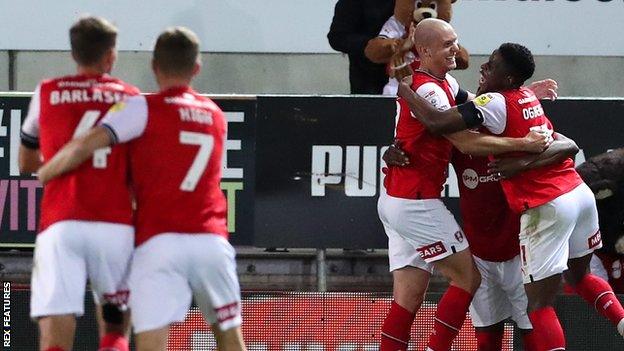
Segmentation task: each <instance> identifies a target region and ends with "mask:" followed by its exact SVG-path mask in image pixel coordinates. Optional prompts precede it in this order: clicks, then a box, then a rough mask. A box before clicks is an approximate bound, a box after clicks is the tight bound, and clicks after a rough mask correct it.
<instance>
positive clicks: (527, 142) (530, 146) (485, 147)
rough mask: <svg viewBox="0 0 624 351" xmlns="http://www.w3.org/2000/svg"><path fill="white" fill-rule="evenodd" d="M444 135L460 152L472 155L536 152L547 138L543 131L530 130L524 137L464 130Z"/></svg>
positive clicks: (545, 144)
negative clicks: (501, 135) (500, 135)
mask: <svg viewBox="0 0 624 351" xmlns="http://www.w3.org/2000/svg"><path fill="white" fill-rule="evenodd" d="M445 137H446V138H447V139H448V140H449V141H450V142H451V143H452V144H453V146H455V147H456V148H457V149H458V150H459V151H460V152H461V153H463V154H468V155H473V156H488V155H500V154H504V153H508V152H514V151H524V152H531V153H538V152H542V151H544V149H545V148H546V147H547V146H548V144H549V138H548V137H547V136H546V135H545V134H544V133H539V132H534V131H533V132H530V133H529V134H527V135H526V136H525V137H524V138H507V137H497V136H493V135H488V134H483V133H479V132H475V131H470V130H464V131H461V132H456V133H452V134H447V135H445Z"/></svg>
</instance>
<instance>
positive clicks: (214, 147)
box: [101, 87, 228, 246]
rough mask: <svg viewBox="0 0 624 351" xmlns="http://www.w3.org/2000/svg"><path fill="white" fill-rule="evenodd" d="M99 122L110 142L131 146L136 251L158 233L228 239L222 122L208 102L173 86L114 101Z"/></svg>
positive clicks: (224, 127) (215, 108)
mask: <svg viewBox="0 0 624 351" xmlns="http://www.w3.org/2000/svg"><path fill="white" fill-rule="evenodd" d="M101 124H102V125H103V126H104V127H105V128H107V129H108V131H109V132H110V133H111V137H112V139H113V140H114V142H115V143H125V142H129V143H128V146H129V155H130V168H131V179H132V187H133V190H134V195H135V198H136V202H137V209H136V213H135V227H136V244H137V246H138V245H140V244H142V243H144V242H145V241H147V240H148V239H149V238H151V237H153V236H154V235H157V234H161V233H189V234H203V233H206V234H216V235H221V236H223V237H225V238H227V236H228V232H227V226H226V210H227V204H226V201H225V197H224V195H223V192H222V191H221V188H220V182H221V156H222V153H223V144H224V140H225V135H226V130H227V124H226V122H225V118H224V116H223V112H222V111H221V109H219V107H218V106H217V105H216V104H215V103H214V102H213V101H212V100H210V99H208V98H205V97H202V96H200V95H199V94H197V93H196V92H195V91H193V90H192V89H191V88H190V87H177V88H171V89H167V90H164V91H161V92H159V93H157V94H153V95H147V96H134V97H130V98H128V99H126V100H124V101H123V102H120V103H118V104H116V105H115V106H113V107H112V108H111V109H110V111H109V112H108V113H107V114H106V116H105V117H104V118H103V119H102V122H101Z"/></svg>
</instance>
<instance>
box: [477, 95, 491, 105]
mask: <svg viewBox="0 0 624 351" xmlns="http://www.w3.org/2000/svg"><path fill="white" fill-rule="evenodd" d="M473 101H474V103H475V105H477V106H481V107H483V106H485V105H487V104H488V103H489V102H490V101H492V95H490V94H483V95H479V96H477V97H476V98H475V99H474V100H473Z"/></svg>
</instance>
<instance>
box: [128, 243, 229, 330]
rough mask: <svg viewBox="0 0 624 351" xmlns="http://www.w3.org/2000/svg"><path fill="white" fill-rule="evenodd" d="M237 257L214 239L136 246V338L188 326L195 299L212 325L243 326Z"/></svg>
mask: <svg viewBox="0 0 624 351" xmlns="http://www.w3.org/2000/svg"><path fill="white" fill-rule="evenodd" d="M235 255H236V253H235V251H234V248H233V247H232V245H230V243H229V242H228V241H227V240H225V239H224V238H223V237H221V236H219V235H212V234H180V233H163V234H158V235H156V236H154V237H152V238H151V239H149V240H148V241H146V242H145V243H143V244H141V245H140V246H139V247H137V249H136V251H135V254H134V258H133V260H132V267H131V270H130V279H129V286H130V291H131V292H132V293H131V294H130V308H131V311H132V324H133V326H134V331H135V333H141V332H144V331H149V330H155V329H160V328H163V327H166V326H168V325H169V324H171V323H174V322H181V321H183V320H184V318H185V316H186V313H187V312H188V309H189V307H190V306H191V300H192V298H193V297H194V298H195V302H196V303H197V305H198V307H199V309H200V310H201V311H202V313H203V315H204V318H205V319H206V321H207V322H208V323H210V324H212V325H214V324H216V325H218V327H219V329H221V330H223V331H225V330H228V329H231V328H234V327H238V326H240V325H241V311H240V305H241V297H240V286H239V284H238V277H237V275H236V262H235V260H234V257H235Z"/></svg>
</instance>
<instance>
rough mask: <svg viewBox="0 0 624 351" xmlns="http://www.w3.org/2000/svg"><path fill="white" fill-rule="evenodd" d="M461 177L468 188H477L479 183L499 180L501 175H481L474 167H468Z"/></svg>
mask: <svg viewBox="0 0 624 351" xmlns="http://www.w3.org/2000/svg"><path fill="white" fill-rule="evenodd" d="M461 179H462V182H464V185H465V186H466V188H468V189H476V188H477V186H479V183H489V182H498V180H499V177H497V176H496V175H494V174H490V175H486V176H480V175H479V174H478V173H477V171H475V170H474V169H472V168H466V169H465V170H464V172H463V173H462V176H461Z"/></svg>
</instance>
